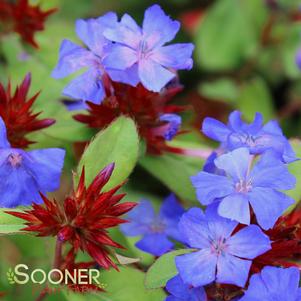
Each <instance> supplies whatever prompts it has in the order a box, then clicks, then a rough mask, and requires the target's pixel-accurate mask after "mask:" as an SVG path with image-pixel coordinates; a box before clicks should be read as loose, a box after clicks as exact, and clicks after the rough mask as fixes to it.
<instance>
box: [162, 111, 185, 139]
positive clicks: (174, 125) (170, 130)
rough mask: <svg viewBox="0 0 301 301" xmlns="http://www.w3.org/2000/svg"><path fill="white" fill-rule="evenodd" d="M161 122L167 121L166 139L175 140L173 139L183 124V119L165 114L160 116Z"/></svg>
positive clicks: (175, 115)
mask: <svg viewBox="0 0 301 301" xmlns="http://www.w3.org/2000/svg"><path fill="white" fill-rule="evenodd" d="M160 120H161V121H165V122H166V125H165V126H163V127H164V134H163V136H164V138H165V140H167V141H170V140H172V139H173V137H174V136H175V135H176V134H177V133H178V131H179V129H180V127H181V124H182V118H181V116H179V115H177V114H163V115H161V116H160Z"/></svg>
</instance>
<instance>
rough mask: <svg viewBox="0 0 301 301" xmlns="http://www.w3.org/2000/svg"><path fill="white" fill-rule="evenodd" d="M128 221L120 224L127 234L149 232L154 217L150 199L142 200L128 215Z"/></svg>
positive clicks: (133, 234) (134, 234)
mask: <svg viewBox="0 0 301 301" xmlns="http://www.w3.org/2000/svg"><path fill="white" fill-rule="evenodd" d="M126 219H127V220H129V223H127V224H123V225H121V226H120V228H121V230H122V232H123V233H125V234H126V235H127V236H136V235H141V234H149V233H151V230H150V226H151V225H152V224H153V223H154V221H155V219H156V214H155V210H154V207H153V206H152V204H151V202H150V201H147V200H142V201H140V203H139V205H138V206H136V207H135V208H134V209H132V210H131V211H130V212H129V213H128V215H127V218H126Z"/></svg>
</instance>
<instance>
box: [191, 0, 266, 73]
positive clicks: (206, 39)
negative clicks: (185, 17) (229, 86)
mask: <svg viewBox="0 0 301 301" xmlns="http://www.w3.org/2000/svg"><path fill="white" fill-rule="evenodd" d="M265 15H266V8H265V6H264V3H263V1H262V0H244V1H240V0H220V1H216V2H215V4H214V5H213V6H212V7H211V8H210V9H209V10H208V12H207V13H206V16H205V17H204V20H203V21H202V22H200V27H199V30H198V33H197V39H196V46H197V48H196V53H197V54H199V55H197V56H196V59H197V60H198V62H199V64H200V66H201V67H203V68H205V69H208V70H214V71H216V70H219V71H220V70H229V69H233V68H237V67H239V66H240V65H241V63H242V62H243V61H244V60H246V59H248V58H250V57H252V56H253V55H254V54H255V53H256V50H257V46H258V37H259V34H260V30H261V28H262V26H263V22H264V20H265Z"/></svg>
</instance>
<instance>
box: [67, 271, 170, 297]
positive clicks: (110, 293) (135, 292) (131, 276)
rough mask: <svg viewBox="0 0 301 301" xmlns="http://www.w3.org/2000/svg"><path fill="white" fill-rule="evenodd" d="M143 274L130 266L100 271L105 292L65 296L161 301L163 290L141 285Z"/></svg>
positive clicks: (68, 294)
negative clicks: (116, 269)
mask: <svg viewBox="0 0 301 301" xmlns="http://www.w3.org/2000/svg"><path fill="white" fill-rule="evenodd" d="M144 277H145V274H144V273H143V272H141V271H139V270H136V269H134V268H130V267H120V272H117V271H115V270H113V269H112V270H110V271H106V272H103V273H101V275H100V281H101V284H102V286H103V287H104V289H105V290H106V292H105V293H92V294H88V295H87V294H85V295H79V294H74V293H71V292H66V293H65V297H66V298H67V300H70V301H84V300H91V301H132V300H139V301H140V300H141V301H142V300H143V301H163V300H164V298H165V293H164V291H163V290H161V289H158V290H148V289H145V287H144V285H143V281H144Z"/></svg>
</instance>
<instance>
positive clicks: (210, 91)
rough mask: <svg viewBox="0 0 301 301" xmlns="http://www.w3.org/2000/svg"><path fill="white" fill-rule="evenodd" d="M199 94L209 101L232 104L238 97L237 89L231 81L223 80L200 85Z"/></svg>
mask: <svg viewBox="0 0 301 301" xmlns="http://www.w3.org/2000/svg"><path fill="white" fill-rule="evenodd" d="M199 93H200V94H201V95H203V96H205V97H207V98H209V99H213V100H223V101H226V102H233V101H235V100H236V98H237V96H238V88H237V86H236V84H235V82H234V81H233V80H231V79H227V78H223V79H219V80H216V81H214V82H205V83H202V84H201V85H200V87H199Z"/></svg>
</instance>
